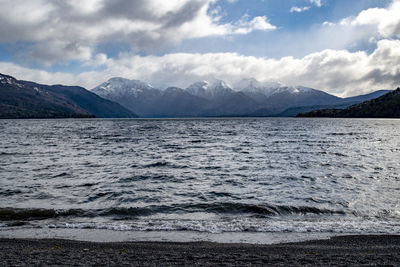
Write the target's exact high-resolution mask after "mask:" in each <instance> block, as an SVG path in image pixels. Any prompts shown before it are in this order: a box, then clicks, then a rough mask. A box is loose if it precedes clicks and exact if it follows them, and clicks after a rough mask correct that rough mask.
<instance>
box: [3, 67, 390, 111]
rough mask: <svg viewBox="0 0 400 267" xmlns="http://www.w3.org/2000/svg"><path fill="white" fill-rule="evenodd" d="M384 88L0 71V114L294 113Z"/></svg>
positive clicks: (347, 102)
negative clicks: (99, 79)
mask: <svg viewBox="0 0 400 267" xmlns="http://www.w3.org/2000/svg"><path fill="white" fill-rule="evenodd" d="M388 92H390V91H388V90H381V91H376V92H373V93H371V94H367V95H361V96H356V97H349V98H340V97H336V96H334V95H330V94H328V93H325V92H323V91H320V90H316V89H313V88H308V87H304V86H286V85H283V84H281V83H262V82H259V81H257V80H255V79H243V80H242V81H240V82H239V83H237V84H235V86H230V85H229V84H227V83H226V82H224V81H221V80H215V81H213V82H208V81H201V82H196V83H194V84H192V85H190V86H188V87H187V88H185V89H182V88H178V87H168V88H166V89H164V90H162V89H159V88H155V87H153V86H151V85H150V84H147V83H144V82H141V81H139V80H128V79H124V78H111V79H109V80H108V81H106V82H104V83H102V84H100V85H99V86H97V87H95V88H93V89H92V90H91V91H89V90H86V89H85V88H83V87H79V86H64V85H44V84H38V83H34V82H30V81H21V80H17V79H15V78H14V77H11V76H8V75H4V74H0V118H74V117H99V118H132V117H137V116H139V117H224V116H226V117H228V116H263V117H264V116H285V117H294V116H296V115H297V114H298V113H306V112H309V111H312V110H316V109H330V110H332V109H337V108H340V109H344V108H347V107H349V106H352V105H355V104H358V103H361V102H363V101H367V100H371V99H374V98H377V97H380V96H382V95H384V94H385V93H388Z"/></svg>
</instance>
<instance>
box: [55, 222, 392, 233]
mask: <svg viewBox="0 0 400 267" xmlns="http://www.w3.org/2000/svg"><path fill="white" fill-rule="evenodd" d="M48 227H50V228H65V229H102V230H113V231H194V232H204V233H214V234H216V233H225V232H254V233H272V232H275V233H353V234H373V233H380V234H383V233H385V234H396V233H398V232H400V223H399V222H397V221H379V220H376V221H374V220H362V219H355V220H347V219H346V220H345V219H344V220H340V219H338V220H327V221H320V220H316V221H304V220H298V221H296V220H295V221H293V220H292V221H290V220H287V221H285V220H263V219H257V220H254V219H234V220H222V221H221V220H165V219H163V220H138V221H134V222H132V221H123V222H101V223H98V222H73V223H70V222H66V223H56V224H50V225H48Z"/></svg>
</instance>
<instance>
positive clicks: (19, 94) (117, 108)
mask: <svg viewBox="0 0 400 267" xmlns="http://www.w3.org/2000/svg"><path fill="white" fill-rule="evenodd" d="M77 117H78V118H82V117H83V118H92V117H99V118H114V117H115V118H126V117H137V116H136V114H134V113H133V112H132V111H130V110H128V109H126V108H124V107H122V106H121V105H120V104H118V103H114V102H112V101H110V100H107V99H103V98H101V97H100V96H98V95H96V94H94V93H92V92H90V91H88V90H86V89H84V88H82V87H79V86H64V85H43V84H38V83H34V82H29V81H20V80H17V79H15V78H14V77H12V76H9V75H4V74H0V118H77Z"/></svg>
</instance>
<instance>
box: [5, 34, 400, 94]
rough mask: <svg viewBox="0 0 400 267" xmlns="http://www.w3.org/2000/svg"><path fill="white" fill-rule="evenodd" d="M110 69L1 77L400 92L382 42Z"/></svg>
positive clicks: (394, 60)
mask: <svg viewBox="0 0 400 267" xmlns="http://www.w3.org/2000/svg"><path fill="white" fill-rule="evenodd" d="M102 60H105V61H106V66H107V68H106V69H105V70H102V71H91V72H84V73H81V74H79V75H72V74H67V73H47V72H45V71H38V70H32V69H26V68H22V67H19V66H17V65H15V64H12V63H0V72H5V73H7V74H11V75H14V76H16V77H17V78H19V79H27V80H34V81H37V82H42V83H64V84H71V85H72V84H79V85H83V86H86V87H87V88H92V87H95V86H97V85H98V84H100V83H102V82H103V81H105V80H106V79H108V78H111V77H115V76H122V77H126V78H131V79H140V80H143V81H146V82H150V83H152V84H153V85H155V86H159V87H166V86H168V85H175V86H179V87H183V88H184V87H186V86H188V85H189V84H190V83H192V82H195V81H199V80H204V79H213V78H218V79H223V80H225V81H227V82H228V83H231V84H234V83H235V82H237V81H239V80H240V79H242V78H249V77H254V78H256V79H258V80H260V81H280V82H283V83H286V84H288V85H304V86H310V87H313V88H317V89H322V90H324V91H326V92H329V93H333V94H336V95H339V96H351V95H357V94H363V93H368V92H370V91H372V90H378V89H393V88H396V87H398V86H400V41H399V40H381V41H379V42H378V44H377V48H376V50H375V51H374V52H373V53H372V54H369V55H368V54H367V53H365V52H354V53H351V52H348V51H346V50H340V51H337V50H324V51H321V52H318V53H312V54H309V55H307V56H305V57H303V58H293V57H284V58H281V59H279V60H275V59H268V58H257V57H251V56H243V55H239V54H235V53H209V54H189V53H184V54H182V53H179V54H167V55H164V56H138V55H131V54H124V55H121V56H120V58H119V59H105V58H103V59H102Z"/></svg>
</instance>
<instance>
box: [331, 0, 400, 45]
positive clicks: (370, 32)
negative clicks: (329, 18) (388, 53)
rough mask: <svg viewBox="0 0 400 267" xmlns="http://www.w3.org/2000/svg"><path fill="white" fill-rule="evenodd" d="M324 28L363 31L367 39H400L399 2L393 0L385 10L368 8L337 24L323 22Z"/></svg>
mask: <svg viewBox="0 0 400 267" xmlns="http://www.w3.org/2000/svg"><path fill="white" fill-rule="evenodd" d="M324 25H325V26H330V27H338V26H339V27H348V28H354V29H357V30H358V31H360V30H361V31H365V34H364V35H365V36H368V38H369V39H371V38H372V39H377V38H381V39H382V38H383V39H384V38H400V1H398V0H393V2H392V3H391V4H390V5H389V6H388V7H387V8H369V9H367V10H363V11H361V12H360V13H359V14H358V15H357V16H355V17H348V18H345V19H342V20H341V21H340V22H339V23H333V22H324Z"/></svg>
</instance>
